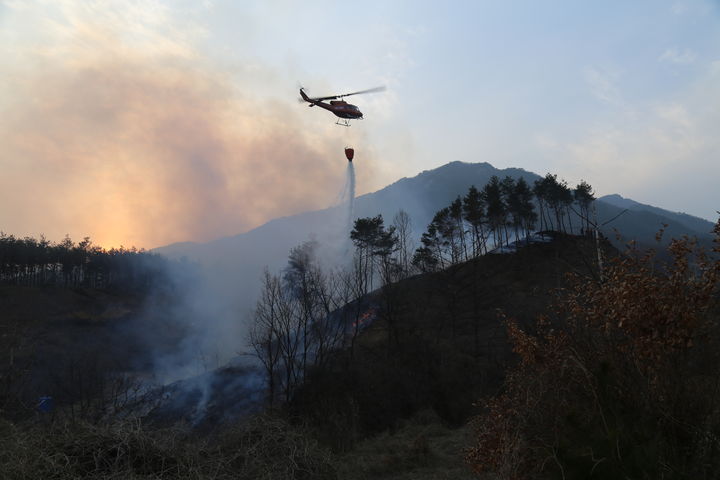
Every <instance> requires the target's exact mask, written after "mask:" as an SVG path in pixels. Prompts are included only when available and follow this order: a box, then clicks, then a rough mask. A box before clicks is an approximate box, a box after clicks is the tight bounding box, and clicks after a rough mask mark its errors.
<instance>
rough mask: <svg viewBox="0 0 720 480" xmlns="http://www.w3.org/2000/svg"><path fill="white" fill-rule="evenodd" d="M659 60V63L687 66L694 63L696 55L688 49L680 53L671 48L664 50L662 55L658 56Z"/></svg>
mask: <svg viewBox="0 0 720 480" xmlns="http://www.w3.org/2000/svg"><path fill="white" fill-rule="evenodd" d="M659 60H660V61H661V62H669V63H676V64H680V65H689V64H691V63H695V60H697V53H695V52H693V51H692V50H690V49H689V48H686V49H685V50H683V51H680V50H679V49H678V48H676V47H673V48H668V49H667V50H665V51H664V52H663V53H662V55H660V58H659Z"/></svg>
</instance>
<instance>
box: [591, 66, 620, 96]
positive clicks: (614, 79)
mask: <svg viewBox="0 0 720 480" xmlns="http://www.w3.org/2000/svg"><path fill="white" fill-rule="evenodd" d="M583 74H584V77H585V82H586V83H587V84H588V86H589V87H590V92H591V93H592V94H593V96H594V97H596V98H598V99H599V100H602V101H603V102H606V103H609V104H611V105H615V106H620V105H622V104H623V103H624V102H623V99H622V96H621V95H620V89H619V88H618V85H617V84H618V81H619V79H620V74H619V73H617V72H610V71H607V70H601V69H598V68H595V67H587V68H585V70H584V72H583Z"/></svg>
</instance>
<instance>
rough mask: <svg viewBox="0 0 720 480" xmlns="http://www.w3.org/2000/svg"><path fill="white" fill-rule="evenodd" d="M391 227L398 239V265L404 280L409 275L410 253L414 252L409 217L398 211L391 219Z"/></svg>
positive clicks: (405, 213) (404, 212)
mask: <svg viewBox="0 0 720 480" xmlns="http://www.w3.org/2000/svg"><path fill="white" fill-rule="evenodd" d="M393 227H395V232H396V233H397V238H398V264H399V266H400V271H401V275H402V277H403V278H404V277H407V276H408V275H409V274H410V268H411V266H412V263H411V262H412V257H411V252H412V251H413V250H414V245H413V239H412V237H413V235H412V221H411V220H410V215H408V213H407V212H406V211H405V210H402V209H401V210H399V211H398V212H397V213H396V214H395V217H393Z"/></svg>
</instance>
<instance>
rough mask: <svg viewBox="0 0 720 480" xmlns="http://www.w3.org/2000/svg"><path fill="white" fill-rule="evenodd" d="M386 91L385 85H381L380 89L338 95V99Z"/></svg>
mask: <svg viewBox="0 0 720 480" xmlns="http://www.w3.org/2000/svg"><path fill="white" fill-rule="evenodd" d="M385 90H386V88H385V85H381V86H379V87H374V88H368V89H367V90H360V91H359V92H352V93H344V94H342V95H337V98H342V97H349V96H350V95H360V94H363V93H375V92H384V91H385Z"/></svg>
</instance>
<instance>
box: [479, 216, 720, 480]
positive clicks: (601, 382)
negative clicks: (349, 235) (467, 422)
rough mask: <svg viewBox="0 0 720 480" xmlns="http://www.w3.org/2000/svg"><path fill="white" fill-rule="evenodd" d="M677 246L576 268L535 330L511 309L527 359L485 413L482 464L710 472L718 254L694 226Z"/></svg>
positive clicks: (501, 468)
mask: <svg viewBox="0 0 720 480" xmlns="http://www.w3.org/2000/svg"><path fill="white" fill-rule="evenodd" d="M715 233H716V234H718V240H720V222H719V223H718V225H716V227H715ZM718 245H719V246H720V243H719V244H718ZM718 252H720V248H717V247H716V248H715V249H714V253H715V254H717V253H718ZM670 254H671V261H670V262H669V263H668V264H664V265H661V266H658V263H657V262H656V261H655V260H654V256H653V254H652V252H651V253H648V254H645V255H640V254H638V253H637V252H632V254H630V255H626V256H624V257H621V258H619V259H617V260H616V261H615V262H614V263H612V264H611V266H610V267H609V268H607V270H606V271H605V272H604V276H603V279H602V280H601V281H597V282H594V281H591V280H588V279H586V278H579V277H576V278H574V279H573V282H572V284H571V286H570V287H569V288H568V289H566V290H565V291H563V292H561V294H560V296H559V299H558V301H557V302H556V305H555V308H554V309H553V311H552V314H551V315H549V316H547V317H543V318H541V319H539V321H538V323H537V326H536V331H535V332H534V333H531V332H528V331H527V330H522V329H521V328H519V327H518V325H517V324H516V323H515V322H513V321H511V320H508V321H507V325H508V332H509V337H510V339H511V341H512V343H513V345H514V350H515V352H516V353H517V354H518V355H519V363H518V364H517V366H516V367H515V368H513V369H512V370H511V372H510V373H509V375H508V377H507V379H506V383H505V388H504V391H503V392H502V393H501V394H500V395H498V396H496V397H494V398H491V399H490V400H489V401H488V402H487V404H486V405H485V406H486V413H485V414H484V415H483V416H482V417H480V418H479V419H478V420H477V426H478V436H477V443H476V445H475V447H474V448H472V449H471V450H470V452H469V454H468V457H467V460H468V462H469V463H470V464H471V466H472V467H473V468H474V469H475V470H476V471H477V472H489V471H490V472H494V473H496V474H497V475H498V476H499V477H500V478H507V479H511V478H518V479H519V478H529V477H533V476H536V475H541V476H543V477H548V478H608V479H610V478H613V479H614V478H709V477H713V478H714V476H715V472H717V471H718V467H720V403H719V402H718V400H719V398H718V395H719V394H720V336H719V335H718V334H719V333H720V331H719V329H718V322H717V320H718V315H717V312H718V310H717V293H718V285H719V283H720V260H718V259H717V255H716V257H715V258H712V257H710V256H708V255H705V254H704V253H703V252H701V251H698V250H697V249H695V247H694V244H693V242H692V241H690V240H689V239H687V238H684V239H682V240H678V241H673V242H672V244H671V246H670Z"/></svg>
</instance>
